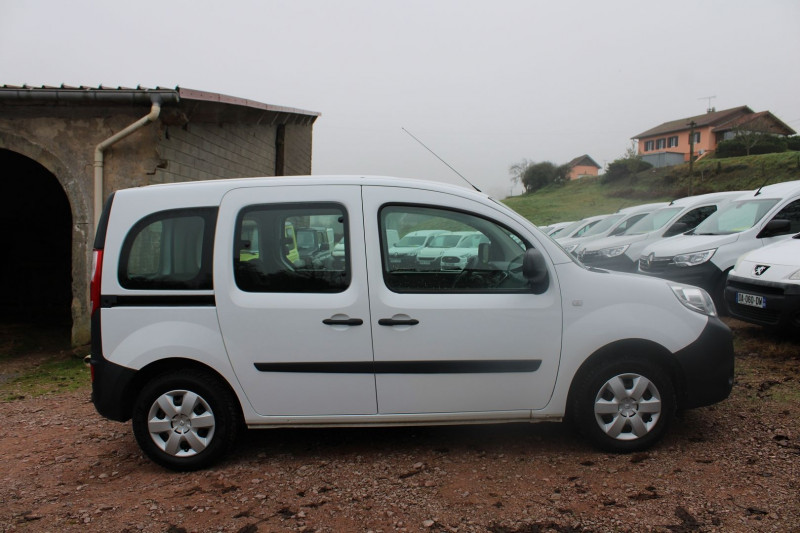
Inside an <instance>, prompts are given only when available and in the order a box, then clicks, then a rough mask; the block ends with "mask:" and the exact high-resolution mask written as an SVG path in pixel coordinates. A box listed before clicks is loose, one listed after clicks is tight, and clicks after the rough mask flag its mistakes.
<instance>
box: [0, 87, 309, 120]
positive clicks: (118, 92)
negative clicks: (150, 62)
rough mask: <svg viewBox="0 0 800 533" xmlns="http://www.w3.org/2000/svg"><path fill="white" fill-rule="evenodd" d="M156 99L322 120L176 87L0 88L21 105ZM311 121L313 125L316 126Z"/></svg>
mask: <svg viewBox="0 0 800 533" xmlns="http://www.w3.org/2000/svg"><path fill="white" fill-rule="evenodd" d="M154 96H158V97H160V98H162V99H166V100H167V101H168V102H169V103H177V102H179V101H180V100H182V99H183V100H197V101H204V102H217V103H221V104H228V105H234V106H241V107H248V108H252V109H260V110H263V111H271V112H275V113H289V114H293V115H303V116H305V117H313V119H316V117H319V116H320V115H321V113H318V112H316V111H306V110H303V109H297V108H293V107H284V106H276V105H272V104H265V103H262V102H257V101H255V100H248V99H246V98H237V97H235V96H228V95H224V94H217V93H212V92H209V91H200V90H197V89H187V88H184V87H175V88H174V89H170V88H165V87H155V88H148V87H142V86H141V85H139V86H137V87H107V86H105V85H100V86H98V87H88V86H85V85H81V86H78V87H73V86H68V85H64V84H61V85H59V86H52V85H42V86H36V87H33V86H29V85H2V86H0V101H3V100H6V101H8V100H21V101H49V102H67V101H83V102H95V103H112V102H115V103H135V104H139V103H150V101H151V99H152V98H153V97H154ZM313 119H312V122H313Z"/></svg>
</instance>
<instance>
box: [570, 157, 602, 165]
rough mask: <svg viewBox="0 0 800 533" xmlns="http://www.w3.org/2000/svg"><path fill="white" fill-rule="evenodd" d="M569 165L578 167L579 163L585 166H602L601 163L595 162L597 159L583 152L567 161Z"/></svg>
mask: <svg viewBox="0 0 800 533" xmlns="http://www.w3.org/2000/svg"><path fill="white" fill-rule="evenodd" d="M567 165H568V166H569V167H570V168H572V167H577V166H578V165H583V166H587V167H588V166H592V167H597V168H600V165H598V164H597V162H595V160H594V159H592V158H591V157H589V156H588V155H587V154H583V155H581V156H578V157H576V158H575V159H573V160H572V161H570V162H569V163H567Z"/></svg>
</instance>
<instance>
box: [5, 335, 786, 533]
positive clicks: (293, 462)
mask: <svg viewBox="0 0 800 533" xmlns="http://www.w3.org/2000/svg"><path fill="white" fill-rule="evenodd" d="M732 326H734V329H735V331H736V335H737V343H736V345H737V381H736V385H735V387H734V390H733V393H732V395H731V397H730V398H729V399H728V400H727V401H725V402H723V403H721V404H718V405H716V406H712V407H707V408H703V409H698V410H694V411H689V412H687V413H684V414H683V415H682V416H681V417H680V418H678V419H677V420H676V421H675V423H674V425H673V427H672V428H671V430H670V431H669V433H668V435H667V437H666V438H665V439H664V440H663V441H662V442H661V443H660V444H659V445H657V446H656V447H655V448H653V449H652V450H650V451H648V452H645V453H638V454H633V455H609V454H605V453H600V452H597V451H594V450H593V449H591V448H590V447H589V446H588V445H587V444H586V443H584V442H583V441H581V440H580V439H579V438H577V437H576V436H574V435H573V434H572V432H571V431H570V430H569V428H567V427H566V426H565V425H562V424H554V423H548V424H534V425H520V424H515V425H487V426H452V427H431V428H429V427H424V428H383V429H314V430H294V429H293V430H288V429H287V430H261V431H250V432H248V433H247V434H246V435H245V436H244V437H243V439H242V441H241V442H240V445H239V447H238V448H237V450H236V452H235V453H234V454H233V455H231V456H230V457H228V458H227V460H225V461H223V462H222V463H221V464H219V465H217V466H216V467H214V468H211V469H209V470H205V471H201V472H194V473H188V474H176V473H173V472H170V471H167V470H164V469H162V468H160V467H158V466H156V465H155V464H153V463H151V462H150V461H149V460H147V459H145V458H144V457H143V456H142V454H141V453H140V451H139V449H138V447H137V445H136V443H135V441H134V438H133V435H132V432H131V428H130V425H129V424H120V423H116V422H110V421H107V420H105V419H102V418H101V417H100V416H99V415H98V414H97V413H96V412H95V410H94V407H93V406H92V404H91V403H90V401H89V387H88V385H87V386H86V387H85V388H82V389H81V390H79V391H76V392H66V393H60V394H52V395H49V396H45V397H39V398H17V399H14V400H5V401H3V403H0V465H2V468H1V469H0V529H1V530H2V531H59V532H68V531H116V532H134V531H145V532H164V533H180V532H190V531H198V532H216V531H232V532H240V533H254V532H269V531H307V532H310V531H323V532H339V531H373V532H381V531H382V532H391V531H431V532H456V531H458V532H466V531H478V532H483V531H486V532H493V533H536V532H549V531H554V532H605V531H657V532H690V531H691V532H694V531H701V532H704V531H778V532H787V531H800V342H798V341H797V340H789V341H783V342H782V343H781V345H780V347H779V348H778V349H776V348H775V344H774V343H773V342H772V341H771V340H769V337H767V336H764V335H763V334H762V333H760V330H757V329H754V328H753V327H744V326H743V325H742V324H741V323H738V324H737V323H735V322H734V323H732ZM787 343H788V344H787ZM65 353H67V352H65ZM45 356H52V354H43V353H37V352H36V350H33V351H32V353H31V354H30V359H28V362H30V361H31V360H36V358H42V357H45ZM64 356H67V355H64ZM19 364H21V363H20V359H19V358H16V359H13V360H10V361H5V360H4V361H0V380H1V379H8V378H9V377H10V376H11V375H12V374H13V373H14V372H15V371H18V370H19V367H16V368H14V365H19ZM86 379H87V383H88V379H89V378H88V371H87V377H86Z"/></svg>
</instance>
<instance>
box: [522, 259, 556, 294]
mask: <svg viewBox="0 0 800 533" xmlns="http://www.w3.org/2000/svg"><path fill="white" fill-rule="evenodd" d="M522 275H523V276H524V277H525V279H526V280H527V281H528V285H529V286H530V288H531V289H532V290H533V293H534V294H542V293H543V292H544V291H546V290H547V287H548V285H549V284H550V283H549V281H550V274H549V273H548V271H547V261H545V259H544V256H543V255H542V252H540V251H539V250H537V249H536V248H528V249H527V250H525V257H524V258H523V259H522Z"/></svg>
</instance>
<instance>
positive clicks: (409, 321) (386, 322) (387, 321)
mask: <svg viewBox="0 0 800 533" xmlns="http://www.w3.org/2000/svg"><path fill="white" fill-rule="evenodd" d="M417 324H419V320H417V319H416V318H406V319H403V320H396V319H394V318H381V319H379V320H378V325H380V326H416V325H417Z"/></svg>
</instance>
